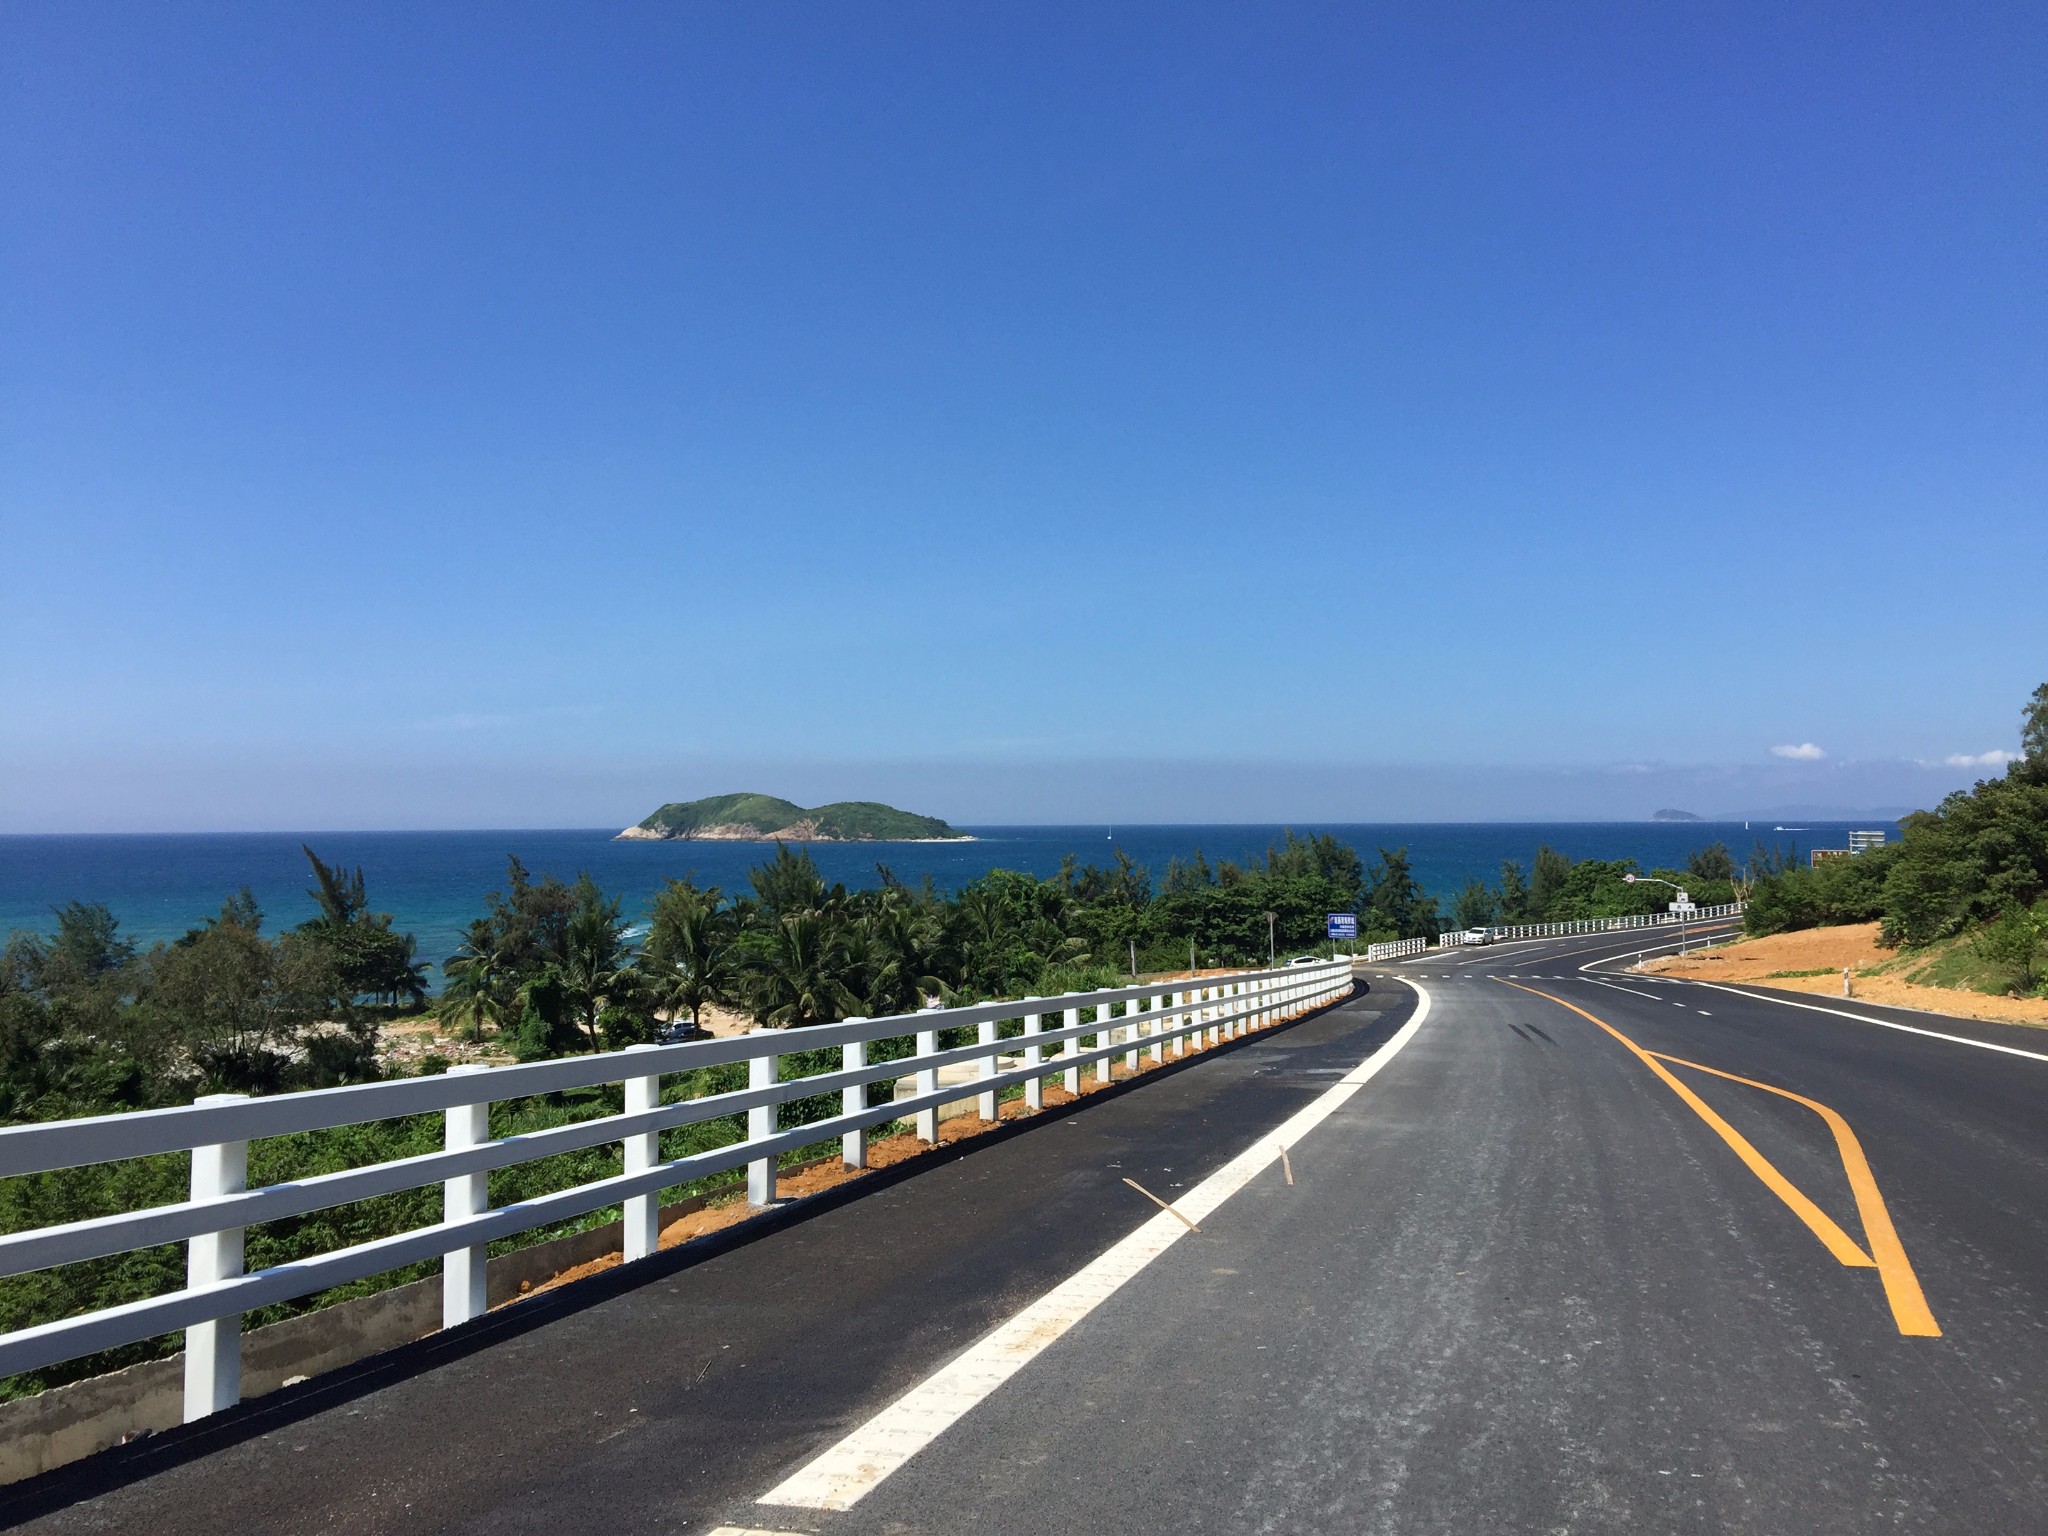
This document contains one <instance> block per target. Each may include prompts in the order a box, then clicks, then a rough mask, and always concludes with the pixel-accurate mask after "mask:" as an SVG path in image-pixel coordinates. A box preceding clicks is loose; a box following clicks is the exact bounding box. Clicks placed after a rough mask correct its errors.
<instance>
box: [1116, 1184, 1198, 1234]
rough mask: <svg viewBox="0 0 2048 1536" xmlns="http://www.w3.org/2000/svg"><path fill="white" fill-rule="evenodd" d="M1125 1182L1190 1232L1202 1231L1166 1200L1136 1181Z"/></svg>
mask: <svg viewBox="0 0 2048 1536" xmlns="http://www.w3.org/2000/svg"><path fill="white" fill-rule="evenodd" d="M1124 1182H1125V1183H1126V1184H1128V1185H1130V1186H1131V1188H1133V1189H1135V1190H1136V1191H1137V1192H1138V1193H1139V1194H1141V1195H1143V1196H1144V1197H1145V1198H1146V1199H1147V1200H1150V1201H1151V1202H1152V1203H1153V1204H1154V1205H1156V1206H1158V1207H1159V1209H1161V1210H1162V1211H1164V1212H1166V1214H1167V1215H1169V1216H1171V1217H1172V1218H1173V1219H1174V1220H1175V1221H1177V1222H1179V1223H1180V1224H1181V1225H1182V1226H1184V1227H1186V1228H1187V1229H1188V1230H1189V1231H1190V1232H1199V1231H1201V1230H1202V1229H1201V1228H1200V1227H1198V1226H1196V1225H1195V1224H1194V1223H1193V1222H1192V1221H1189V1220H1188V1219H1187V1217H1185V1216H1183V1215H1181V1213H1180V1212H1179V1211H1176V1210H1175V1209H1174V1208H1173V1207H1172V1206H1170V1205H1168V1204H1167V1203H1166V1202H1165V1201H1164V1200H1162V1199H1160V1198H1159V1197H1158V1196H1157V1195H1155V1194H1153V1193H1152V1191H1151V1190H1149V1189H1147V1188H1146V1187H1145V1186H1144V1185H1142V1184H1140V1183H1139V1182H1138V1181H1137V1180H1136V1179H1125V1180H1124Z"/></svg>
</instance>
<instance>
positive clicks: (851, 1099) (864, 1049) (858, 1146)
mask: <svg viewBox="0 0 2048 1536" xmlns="http://www.w3.org/2000/svg"><path fill="white" fill-rule="evenodd" d="M846 1022H847V1023H849V1024H865V1023H867V1016H866V1015H865V1014H857V1015H855V1016H854V1017H853V1018H850V1019H848V1020H847V1021H846ZM867 1064H868V1043H867V1041H865V1040H849V1041H847V1042H846V1044H844V1045H842V1046H841V1047H840V1048H839V1065H840V1068H841V1070H843V1071H847V1072H857V1071H859V1070H860V1069H861V1068H862V1067H864V1066H866V1065H867ZM867 1107H868V1085H867V1084H866V1083H855V1084H854V1085H853V1086H852V1087H851V1088H842V1089H840V1090H839V1113H841V1114H842V1115H857V1114H859V1113H860V1112H861V1111H862V1110H864V1109H866V1108H867ZM839 1160H840V1161H841V1162H843V1163H844V1164H846V1166H847V1167H849V1168H865V1167H867V1165H868V1131H867V1127H866V1126H864V1125H863V1126H856V1127H855V1128H854V1129H853V1130H850V1131H845V1132H842V1133H841V1135H840V1137H839Z"/></svg>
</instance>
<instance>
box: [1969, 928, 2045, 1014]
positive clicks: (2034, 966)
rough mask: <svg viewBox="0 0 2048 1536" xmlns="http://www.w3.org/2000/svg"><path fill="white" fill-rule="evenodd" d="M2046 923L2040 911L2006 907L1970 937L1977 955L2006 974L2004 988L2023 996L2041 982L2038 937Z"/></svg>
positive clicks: (2040, 936) (2039, 938)
mask: <svg viewBox="0 0 2048 1536" xmlns="http://www.w3.org/2000/svg"><path fill="white" fill-rule="evenodd" d="M2044 928H2048V923H2044V922H2043V917H2042V914H2040V913H2036V912H2029V911H2028V910H2027V909H2026V908H2024V907H2008V908H2006V910H2005V911H2004V912H2002V913H2001V914H1999V916H1998V918H1997V919H1996V921H1993V922H1990V923H1986V924H1985V925H1984V926H1983V927H1982V928H1980V929H1978V931H1977V935H1976V937H1975V938H1974V939H1972V940H1971V948H1973V949H1974V950H1975V951H1976V953H1977V956H1978V958H1979V959H1981V960H1984V961H1986V962H1988V963H1989V964H1991V965H1993V966H1996V967H1997V968H1998V969H1999V970H2001V971H2003V972H2004V973H2005V974H2006V976H2007V977H2008V978H2009V980H2008V983H2007V990H2008V991H2011V992H2013V993H2016V994H2018V995H2019V996H2021V997H2025V996H2027V995H2029V994H2030V993H2032V992H2033V991H2034V989H2035V988H2036V987H2038V986H2039V985H2040V984H2041V939H2042V933H2043V930H2044Z"/></svg>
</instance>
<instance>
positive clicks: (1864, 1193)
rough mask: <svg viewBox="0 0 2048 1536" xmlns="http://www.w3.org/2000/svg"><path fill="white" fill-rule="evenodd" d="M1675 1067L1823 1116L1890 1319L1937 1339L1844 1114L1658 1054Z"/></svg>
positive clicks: (1802, 1097) (1908, 1331) (1874, 1177)
mask: <svg viewBox="0 0 2048 1536" xmlns="http://www.w3.org/2000/svg"><path fill="white" fill-rule="evenodd" d="M1654 1054H1656V1055H1657V1056H1659V1057H1661V1058H1662V1059H1663V1060H1665V1061H1668V1062H1670V1063H1671V1064H1672V1065H1673V1066H1675V1067H1690V1068H1691V1069H1692V1070H1693V1071H1695V1072H1706V1073H1710V1074H1711V1075H1713V1076H1715V1077H1725V1078H1726V1079H1728V1081H1729V1082H1731V1083H1741V1084H1742V1085H1743V1086H1744V1087H1745V1088H1761V1089H1762V1090H1763V1091H1764V1092H1765V1093H1775V1094H1776V1095H1778V1097H1779V1098H1781V1099H1790V1100H1791V1101H1792V1102H1793V1103H1795V1104H1804V1105H1805V1106H1806V1107H1807V1108H1808V1109H1810V1110H1812V1111H1813V1112H1814V1113H1815V1114H1817V1115H1819V1116H1820V1117H1821V1119H1823V1120H1825V1121H1826V1122H1827V1124H1828V1129H1829V1130H1831V1131H1833V1132H1834V1133H1835V1150H1836V1151H1838V1152H1839V1153H1840V1154H1841V1156H1842V1171H1843V1172H1844V1173H1846V1174H1848V1176H1849V1188H1850V1189H1851V1190H1853V1191H1854V1192H1855V1195H1856V1214H1857V1216H1858V1217H1860V1218H1861V1219H1862V1222H1863V1238H1864V1241H1865V1242H1867V1243H1869V1244H1870V1251H1871V1253H1872V1254H1873V1255H1875V1257H1876V1260H1877V1273H1878V1277H1879V1278H1880V1279H1881V1280H1883V1281H1884V1294H1885V1300H1887V1301H1889V1302H1890V1303H1891V1307H1892V1319H1893V1321H1894V1322H1896V1323H1897V1324H1898V1325H1899V1332H1901V1333H1903V1334H1908V1335H1910V1336H1912V1337H1915V1338H1928V1339H1938V1338H1940V1337H1941V1327H1940V1325H1939V1324H1937V1323H1936V1322H1935V1321H1934V1313H1933V1311H1932V1310H1931V1309H1930V1308H1929V1307H1928V1305H1927V1294H1926V1292H1924V1291H1922V1290H1921V1289H1920V1277H1919V1276H1918V1275H1916V1274H1914V1273H1913V1264H1912V1261H1911V1260H1910V1259H1908V1258H1907V1257H1906V1245H1905V1244H1904V1243H1901V1242H1900V1241H1899V1233H1898V1229H1897V1228H1896V1227H1894V1226H1893V1225H1892V1216H1891V1212H1890V1211H1889V1210H1887V1209H1886V1208H1885V1203H1884V1196H1883V1195H1881V1194H1880V1193H1878V1188H1877V1175H1876V1174H1874V1173H1872V1172H1871V1171H1870V1159H1869V1158H1867V1157H1865V1156H1864V1155H1863V1143H1862V1142H1860V1141H1858V1140H1857V1139H1856V1133H1855V1132H1854V1131H1853V1130H1851V1129H1850V1128H1849V1122H1848V1121H1846V1120H1844V1119H1843V1118H1842V1117H1841V1115H1840V1114H1838V1113H1836V1112H1835V1111H1834V1110H1832V1109H1830V1108H1828V1106H1827V1105H1825V1104H1822V1103H1820V1102H1819V1101H1818V1100H1816V1099H1809V1098H1807V1097H1806V1095H1804V1094H1801V1093H1794V1092H1792V1090H1791V1089H1789V1088H1777V1087H1773V1086H1772V1085H1771V1084H1769V1083H1760V1082H1757V1081H1756V1080H1755V1079H1754V1078H1748V1077H1737V1076H1736V1075H1735V1074H1734V1073H1733V1072H1723V1071H1722V1070H1721V1069H1720V1068H1719V1067H1709V1066H1705V1065H1702V1064H1701V1063H1699V1062H1697V1061H1685V1060H1682V1059H1680V1058H1679V1057H1677V1056H1667V1055H1665V1054H1664V1053H1663V1052H1661V1051H1659V1052H1655V1053H1654Z"/></svg>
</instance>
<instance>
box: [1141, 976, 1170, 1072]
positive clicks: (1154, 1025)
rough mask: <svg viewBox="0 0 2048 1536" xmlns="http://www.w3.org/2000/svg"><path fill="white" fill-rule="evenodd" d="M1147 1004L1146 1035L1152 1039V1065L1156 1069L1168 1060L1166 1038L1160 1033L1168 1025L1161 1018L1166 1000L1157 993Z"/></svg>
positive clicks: (1148, 999) (1147, 1000)
mask: <svg viewBox="0 0 2048 1536" xmlns="http://www.w3.org/2000/svg"><path fill="white" fill-rule="evenodd" d="M1145 1002H1146V1005H1147V1006H1146V1009H1145V1022H1146V1033H1147V1034H1149V1035H1150V1036H1151V1037H1152V1065H1153V1066H1155V1067H1156V1066H1158V1065H1159V1064H1160V1063H1162V1062H1163V1061H1165V1060H1166V1037H1165V1036H1164V1035H1163V1034H1161V1033H1160V1031H1161V1030H1162V1029H1164V1028H1165V1025H1166V1021H1165V1020H1164V1019H1162V1018H1161V1017H1160V1014H1161V1012H1162V1011H1163V1010H1164V1009H1165V1007H1166V998H1165V996H1164V995H1163V994H1161V993H1157V992H1155V993H1153V994H1152V996H1150V997H1148V998H1146V999H1145Z"/></svg>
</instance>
